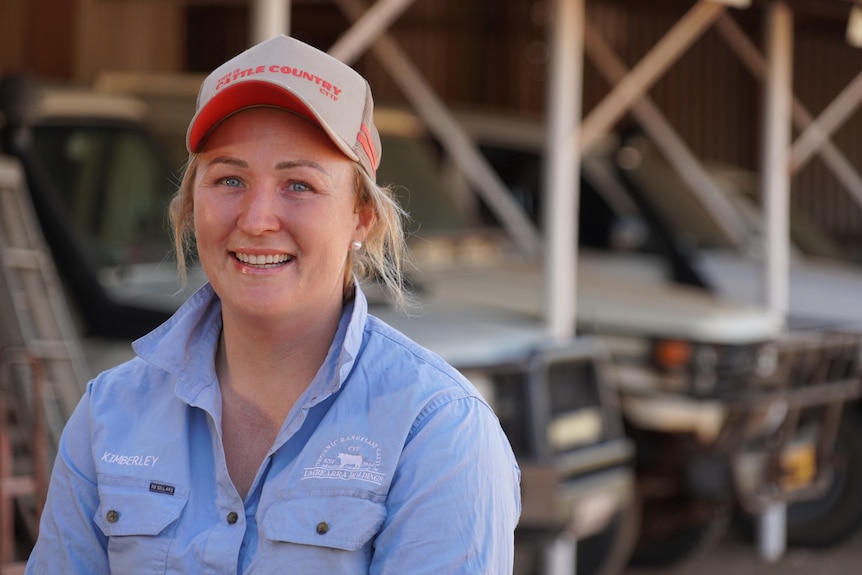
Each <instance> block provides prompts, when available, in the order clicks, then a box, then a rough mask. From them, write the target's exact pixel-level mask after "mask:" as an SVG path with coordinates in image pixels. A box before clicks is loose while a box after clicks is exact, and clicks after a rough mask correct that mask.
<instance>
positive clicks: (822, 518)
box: [740, 409, 862, 548]
mask: <svg viewBox="0 0 862 575" xmlns="http://www.w3.org/2000/svg"><path fill="white" fill-rule="evenodd" d="M860 485H862V417H860V414H859V413H858V412H857V411H854V410H850V409H848V410H845V412H844V415H843V417H842V418H841V425H840V427H839V428H838V434H837V436H836V438H835V457H834V467H833V477H832V484H831V485H830V486H829V489H828V490H827V491H826V492H825V493H824V494H823V495H821V496H820V497H818V498H816V499H811V500H808V501H798V502H796V503H793V504H791V505H789V506H788V508H787V544H788V546H792V547H810V548H824V547H831V546H834V545H837V544H839V543H841V542H843V541H844V540H845V539H847V538H848V537H849V536H850V535H852V534H853V533H855V532H856V531H857V530H858V529H859V527H860V524H862V489H860ZM756 525H757V518H756V517H754V516H752V515H750V514H745V513H743V514H742V517H741V521H740V527H741V529H740V531H741V532H742V533H743V534H744V535H745V536H746V537H747V538H748V539H750V540H753V539H754V538H755V537H756V533H757V529H756Z"/></svg>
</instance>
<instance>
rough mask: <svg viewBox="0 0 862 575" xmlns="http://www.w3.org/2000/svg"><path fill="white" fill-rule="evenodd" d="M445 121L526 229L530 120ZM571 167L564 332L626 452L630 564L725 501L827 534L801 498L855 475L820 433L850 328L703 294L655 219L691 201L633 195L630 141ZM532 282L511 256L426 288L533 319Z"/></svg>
mask: <svg viewBox="0 0 862 575" xmlns="http://www.w3.org/2000/svg"><path fill="white" fill-rule="evenodd" d="M460 119H461V123H462V125H463V126H464V127H465V130H466V131H467V132H468V133H470V134H471V135H472V137H473V138H474V140H475V141H476V142H477V143H478V145H479V146H480V148H481V149H482V150H483V152H484V154H485V156H486V157H487V158H488V160H489V161H490V162H491V164H492V165H493V166H494V167H495V168H496V169H497V171H498V173H499V174H500V175H501V177H502V179H503V180H504V181H505V182H506V183H507V185H508V186H509V188H510V189H511V190H512V191H513V193H515V194H516V197H517V198H519V201H520V202H521V204H522V205H523V206H524V209H525V210H526V211H527V212H528V213H530V214H531V215H532V216H533V218H534V221H536V222H537V223H540V218H539V217H538V214H540V213H541V202H542V199H543V198H542V194H541V187H540V180H539V175H540V174H541V163H542V149H543V145H544V133H543V130H542V128H541V123H540V122H537V121H536V120H535V119H522V118H518V117H515V116H513V115H508V116H505V117H501V116H494V115H491V116H489V115H488V114H486V113H475V112H471V113H463V114H461V116H460ZM582 162H583V164H582V170H581V173H582V181H581V186H580V191H581V197H580V212H579V222H578V226H579V232H580V234H579V245H580V248H579V250H580V253H579V260H578V263H579V267H578V292H577V294H578V302H577V307H578V329H579V331H580V333H591V334H595V335H597V336H599V337H601V338H602V340H603V341H605V342H606V343H607V345H608V346H609V348H610V351H611V355H612V358H613V363H614V367H615V370H614V372H615V376H616V377H615V380H614V385H615V387H616V389H617V391H618V393H619V399H620V402H621V406H622V412H623V417H624V422H625V425H626V430H627V434H628V436H629V437H631V438H632V439H633V440H634V441H635V445H636V451H637V458H636V460H637V466H636V469H637V484H638V490H637V493H638V497H639V500H640V504H641V515H642V518H643V520H642V526H641V530H640V534H639V541H638V544H637V546H636V549H635V551H634V553H633V561H634V562H636V563H638V564H643V565H669V564H672V563H674V562H677V561H679V560H680V559H682V558H684V557H686V556H687V555H689V554H691V553H692V552H694V551H696V550H697V549H699V548H703V547H704V546H705V545H707V544H709V543H710V542H711V541H714V540H715V538H716V537H717V536H718V535H720V534H721V533H722V532H723V530H724V529H725V528H726V526H727V524H728V519H729V518H730V516H731V514H732V512H733V510H734V507H741V508H742V509H744V510H745V511H746V512H747V513H748V514H749V515H760V514H761V513H763V512H765V511H767V510H769V509H772V508H774V507H775V506H776V505H784V504H786V503H795V505H791V514H790V517H791V521H790V523H789V524H788V527H789V532H788V534H789V535H790V537H791V542H792V541H793V540H794V538H795V537H796V536H797V535H798V534H801V533H802V530H803V529H804V530H807V532H808V533H816V532H817V531H819V530H822V529H824V528H832V527H835V526H834V525H831V523H833V522H834V521H835V520H836V519H838V518H839V517H838V516H837V515H835V514H832V515H831V516H830V515H829V514H827V513H817V512H814V513H812V512H811V507H809V505H812V504H813V502H816V501H818V499H821V500H825V503H827V504H829V506H830V507H831V508H833V509H835V510H836V511H837V510H838V508H840V506H841V505H843V503H841V504H838V507H836V502H835V500H833V499H832V497H833V496H834V495H835V494H836V489H837V492H838V493H844V494H849V493H850V490H852V488H851V487H850V484H847V483H846V476H845V474H844V470H851V471H852V470H853V469H856V468H857V466H858V465H859V463H858V454H856V455H857V460H856V461H847V460H842V458H841V455H842V454H840V453H836V452H835V449H836V448H835V438H836V434H837V436H838V437H839V438H841V437H845V436H846V425H845V427H839V426H840V423H841V422H842V421H844V422H847V421H848V419H847V418H845V417H843V407H844V406H845V405H847V404H849V403H855V402H856V398H858V397H859V393H860V387H859V359H860V358H859V351H860V343H859V342H860V338H859V335H858V333H852V332H850V331H847V330H843V331H842V330H839V329H828V330H826V329H813V328H811V326H810V323H809V325H808V326H807V327H808V329H802V328H801V327H799V326H798V325H794V326H793V329H789V330H788V329H787V327H786V326H785V324H784V320H783V318H781V317H777V316H776V315H775V314H774V313H771V312H769V311H768V310H766V309H764V308H762V307H757V306H756V305H755V303H754V302H740V301H739V300H733V299H731V298H727V297H721V296H719V295H717V294H715V293H713V292H712V291H710V290H709V289H708V288H709V284H708V283H707V282H706V281H705V278H704V276H703V275H702V273H701V270H699V269H698V268H697V267H695V266H694V265H693V260H692V258H691V253H690V251H691V240H690V238H689V237H688V236H687V235H686V234H685V233H681V232H682V231H683V230H681V229H680V228H676V229H675V228H673V227H672V226H670V225H669V220H668V218H667V214H668V213H671V214H673V215H674V216H675V219H674V220H671V221H675V222H680V221H688V222H689V223H691V218H693V217H694V213H695V212H693V211H692V210H691V209H690V206H692V205H693V204H696V200H694V199H693V198H692V197H687V196H685V194H681V193H677V194H676V195H675V196H673V198H672V199H671V198H668V197H666V196H662V194H663V193H664V191H665V190H664V189H662V188H656V187H654V188H653V189H651V190H650V192H651V193H650V194H646V193H641V190H639V188H638V186H634V185H632V177H628V176H630V174H628V171H629V170H630V168H632V167H634V163H633V161H632V150H631V149H630V147H627V146H622V145H620V142H619V141H618V140H617V139H616V138H615V137H612V138H609V139H608V140H607V141H606V142H603V143H602V144H601V145H600V146H598V147H596V148H595V149H593V150H592V151H591V152H590V153H588V154H587V155H585V156H584V158H583V160H582ZM665 175H666V174H665ZM453 182H454V183H453V184H452V185H453V187H454V188H455V189H458V186H459V180H458V178H455V179H454V180H453ZM461 185H462V186H463V185H464V184H463V183H462V184H461ZM658 198H662V204H663V207H664V208H666V210H665V211H664V212H661V211H660V210H659V208H658V207H657V205H656V203H657V200H658ZM479 208H480V209H481V206H479ZM698 221H700V220H698ZM712 229H713V228H712V227H707V228H706V229H699V230H698V231H699V232H700V233H701V234H704V233H706V232H708V231H710V230H712ZM539 277H540V275H539V273H538V270H537V269H536V268H535V266H533V265H531V264H528V263H519V264H516V265H514V266H509V267H508V268H506V267H500V268H498V269H496V270H493V271H489V270H474V271H467V272H465V271H464V270H458V271H453V270H444V271H443V272H441V273H439V274H434V278H433V281H434V284H435V286H436V287H437V288H438V289H439V290H440V291H441V292H445V293H446V294H447V295H446V296H445V297H446V298H447V299H449V300H456V299H457V300H458V301H462V302H463V301H467V300H470V301H477V300H482V301H485V302H493V303H494V304H496V305H498V306H500V307H501V308H508V309H513V308H514V309H519V310H521V311H524V312H529V313H533V314H539V313H541V301H540V297H541V290H540V289H539V286H538V284H537V278H539ZM430 281H431V280H430V279H429V282H430ZM468 287H469V289H468ZM850 423H851V425H852V424H853V420H852V419H851V420H850ZM838 445H839V448H840V447H841V445H843V443H841V442H839V444H838ZM849 455H852V453H851V454H849ZM824 492H825V493H826V495H823V494H824ZM839 501H844V502H846V501H847V498H846V497H842V498H841V499H840V500H839ZM816 508H817V509H822V505H820V506H819V507H816ZM794 510H799V511H800V512H799V513H796V512H795V511H794ZM805 510H807V511H808V512H807V513H806V512H805ZM851 513H852V512H851ZM846 526H847V525H846V523H845V524H844V525H843V526H840V528H846Z"/></svg>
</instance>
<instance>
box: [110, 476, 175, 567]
mask: <svg viewBox="0 0 862 575" xmlns="http://www.w3.org/2000/svg"><path fill="white" fill-rule="evenodd" d="M98 490H99V507H98V509H96V514H95V517H94V518H93V520H94V521H95V523H96V525H98V526H99V528H100V529H101V530H102V533H104V534H105V535H106V536H107V537H108V538H109V540H108V557H109V560H110V564H111V572H113V573H133V572H134V573H142V572H146V573H164V572H165V569H166V565H167V554H168V547H169V545H170V542H171V539H172V538H173V534H174V532H175V531H176V523H177V519H178V518H179V516H180V512H181V511H182V509H183V507H184V506H185V504H186V500H187V499H188V488H185V487H177V486H171V485H165V484H161V483H158V482H156V481H149V480H145V479H138V478H131V477H117V476H105V475H100V476H99V486H98ZM143 566H146V569H148V570H146V571H141V569H142V567H143Z"/></svg>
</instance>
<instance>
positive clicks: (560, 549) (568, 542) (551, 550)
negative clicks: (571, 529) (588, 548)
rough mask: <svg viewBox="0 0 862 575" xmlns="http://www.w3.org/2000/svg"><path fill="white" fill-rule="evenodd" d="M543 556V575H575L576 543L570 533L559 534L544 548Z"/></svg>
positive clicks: (576, 565)
mask: <svg viewBox="0 0 862 575" xmlns="http://www.w3.org/2000/svg"><path fill="white" fill-rule="evenodd" d="M544 555H545V557H544V563H545V568H544V575H575V570H576V569H577V567H578V564H577V557H578V542H577V540H576V539H575V537H574V535H572V534H571V533H568V532H566V531H564V532H563V533H561V534H560V535H559V536H558V537H557V538H556V539H555V540H554V541H552V542H551V543H550V544H549V545H548V547H546V548H545V553H544Z"/></svg>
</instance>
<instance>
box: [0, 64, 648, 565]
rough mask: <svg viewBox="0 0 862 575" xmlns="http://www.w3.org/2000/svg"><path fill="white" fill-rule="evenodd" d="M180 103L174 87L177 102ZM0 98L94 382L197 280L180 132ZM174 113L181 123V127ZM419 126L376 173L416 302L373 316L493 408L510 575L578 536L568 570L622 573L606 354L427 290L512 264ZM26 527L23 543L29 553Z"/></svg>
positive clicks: (142, 113)
mask: <svg viewBox="0 0 862 575" xmlns="http://www.w3.org/2000/svg"><path fill="white" fill-rule="evenodd" d="M147 85H148V86H150V87H152V86H153V85H154V84H153V82H147ZM151 96H152V94H151ZM161 97H162V103H164V100H165V98H166V96H165V94H164V93H162V94H161ZM187 98H188V94H187V93H185V92H183V93H182V95H181V98H180V104H187V103H188V100H187ZM168 99H170V98H168ZM0 104H2V110H3V114H4V118H5V122H4V124H3V132H2V149H0V151H2V153H3V154H5V155H6V156H7V161H10V162H14V163H15V164H17V165H19V166H21V173H22V175H23V177H22V179H21V181H20V182H19V184H18V185H17V189H18V191H19V195H20V196H23V197H24V198H25V199H26V200H29V202H25V204H27V205H29V206H30V207H31V208H30V209H32V211H33V219H34V221H36V222H38V223H37V224H35V226H34V227H35V232H36V233H37V234H39V235H40V236H42V237H44V246H45V253H46V255H47V257H48V258H51V259H52V261H53V262H55V263H56V270H57V272H58V274H57V275H58V277H59V278H60V280H61V284H62V290H63V292H64V293H65V301H66V303H67V304H68V309H69V310H70V311H69V312H68V314H61V315H68V316H69V317H71V318H72V322H73V323H74V326H75V329H74V330H73V333H71V334H69V335H67V338H68V339H74V340H76V341H80V344H81V350H82V351H81V354H82V355H83V356H84V358H85V359H86V361H87V363H88V365H89V369H90V373H94V372H96V371H99V370H101V369H104V368H106V367H109V366H111V365H113V364H115V363H117V362H119V361H122V360H123V359H126V358H128V357H130V356H131V348H130V346H129V343H130V341H131V340H132V339H133V338H135V337H137V336H139V335H142V334H143V333H145V332H146V331H147V330H149V329H152V328H153V327H155V326H156V325H158V324H160V323H161V322H162V321H164V320H165V319H166V318H167V317H168V316H169V314H170V313H171V312H172V311H174V310H175V309H176V307H177V306H178V305H179V303H180V302H181V301H183V299H184V298H185V297H186V296H187V295H188V294H189V293H190V291H191V290H193V289H195V288H196V287H198V286H199V285H200V284H201V283H202V282H203V281H204V277H203V275H202V273H201V272H200V270H199V269H198V268H197V267H195V266H194V262H190V263H191V264H192V265H191V267H190V271H191V273H190V276H189V282H188V284H187V285H186V286H181V285H179V284H178V281H177V277H176V274H175V270H174V265H173V263H172V261H171V259H170V257H169V254H170V251H171V247H170V240H169V235H168V231H167V229H166V225H165V223H166V222H165V214H166V210H167V205H168V202H169V201H170V199H171V197H172V195H173V192H174V190H175V187H176V183H177V179H178V178H177V173H178V170H179V168H180V167H181V164H180V163H179V160H178V159H177V156H175V155H173V154H171V153H167V154H166V153H165V151H166V150H167V151H170V150H175V149H176V148H177V147H181V146H177V145H176V140H175V139H172V138H174V137H175V136H176V135H177V134H182V133H183V132H182V131H181V130H176V129H173V128H174V126H175V123H173V122H172V121H171V120H170V119H166V117H165V116H164V115H159V114H155V115H154V111H156V112H157V111H158V109H161V108H158V109H157V107H156V104H154V103H153V98H150V100H149V102H145V101H144V100H143V99H141V98H139V97H135V96H132V95H129V94H125V95H124V94H118V93H110V92H109V91H106V90H87V89H84V90H70V89H68V87H50V86H43V85H37V84H33V83H31V82H30V81H29V80H28V79H26V78H7V79H5V80H4V81H3V83H2V84H0ZM179 109H183V108H182V105H180V107H179ZM383 115H385V114H383ZM179 116H181V117H182V122H183V123H185V122H186V121H187V119H188V116H183V115H182V114H180V115H179ZM382 117H383V116H381V118H382ZM160 121H162V122H164V123H163V124H159V122H160ZM413 125H414V124H411V123H408V124H404V123H399V122H398V121H394V122H386V121H382V122H381V125H380V127H381V135H382V137H383V138H384V149H385V150H386V152H387V153H386V154H384V156H385V158H384V163H383V165H382V166H381V169H380V178H381V181H386V182H391V183H393V184H396V185H398V186H401V187H402V188H403V189H404V190H407V191H408V192H409V197H405V202H406V203H407V206H408V210H410V211H411V212H412V214H413V217H414V223H415V224H416V229H414V233H413V234H412V236H411V243H412V247H413V249H414V251H415V253H416V254H417V257H416V263H417V273H415V274H413V276H412V278H411V279H412V280H413V282H414V285H415V287H416V290H415V296H416V304H417V305H416V307H415V308H414V313H413V315H412V316H409V317H407V316H403V315H399V314H395V313H394V311H393V309H392V307H391V305H389V303H388V302H387V301H386V300H385V298H382V297H380V295H379V294H378V293H377V292H376V286H374V285H369V286H367V288H368V293H369V303H370V306H371V312H372V313H373V314H375V315H379V316H380V317H382V318H383V319H385V320H387V321H390V322H391V323H392V324H394V325H395V326H396V327H398V328H400V329H402V330H403V331H404V332H405V333H407V335H408V336H410V337H412V338H414V339H415V340H417V341H419V342H420V343H422V344H424V345H426V346H427V347H429V348H430V349H432V350H433V351H436V352H437V353H439V354H440V355H441V356H443V357H444V358H445V359H447V360H448V361H449V362H450V363H452V364H453V365H455V366H456V367H457V368H459V369H461V370H462V371H463V372H464V373H465V374H466V375H467V376H468V377H469V378H470V379H471V381H473V382H474V383H475V385H476V386H477V388H478V389H480V390H481V391H482V393H483V394H484V395H485V396H486V397H487V398H488V401H489V403H491V405H492V406H493V407H494V409H495V411H496V413H497V414H498V416H499V418H500V421H501V423H502V425H503V427H504V429H505V430H506V432H507V434H508V435H509V437H510V439H511V441H512V444H513V448H514V449H515V452H516V455H517V457H518V461H519V464H520V466H521V468H522V473H523V477H522V478H523V482H522V488H523V516H522V521H521V524H520V526H519V529H518V532H517V534H516V572H517V573H519V574H529V573H539V572H547V571H548V570H549V569H550V567H551V562H552V561H553V559H549V557H552V556H553V555H554V553H553V550H554V549H558V548H559V547H560V546H559V542H560V541H561V540H568V539H567V538H570V537H572V536H574V537H576V538H577V541H578V543H577V545H578V552H577V554H576V556H577V563H576V564H575V563H574V562H572V563H571V569H572V570H575V569H576V570H577V572H578V573H582V574H588V573H600V572H603V573H612V572H617V571H619V570H620V569H622V567H623V565H625V563H626V561H627V559H628V556H629V552H630V548H631V544H632V542H633V536H634V533H635V532H636V528H637V516H636V506H635V505H634V498H633V483H634V482H633V470H632V457H633V451H634V450H633V445H632V442H631V440H630V439H629V438H627V437H626V436H625V434H624V430H623V425H622V420H621V418H620V413H619V409H618V405H617V401H616V397H615V394H614V393H613V390H612V388H611V386H610V381H611V380H612V379H613V375H612V373H611V372H612V370H613V366H612V364H611V362H610V356H609V354H608V352H607V348H606V346H605V344H604V342H602V341H601V340H599V339H597V338H591V337H582V338H576V339H574V340H566V341H551V340H550V338H549V337H548V336H547V335H546V333H545V331H544V329H543V326H542V323H541V320H540V319H538V318H536V317H534V316H533V315H532V314H530V313H522V312H519V311H517V310H503V309H500V308H498V307H497V306H495V305H489V304H485V303H482V302H479V303H475V302H465V303H463V304H462V303H459V302H457V301H453V300H449V299H447V298H444V297H441V295H442V294H440V293H438V291H437V290H436V289H428V288H429V287H430V286H431V285H432V282H427V281H426V278H425V276H424V273H425V272H424V271H423V272H422V273H421V274H420V273H419V271H420V270H422V269H423V268H425V267H426V266H428V267H433V268H435V269H437V268H440V267H441V266H442V267H445V266H447V265H449V264H455V263H458V262H460V263H470V264H471V266H470V267H472V264H475V263H480V262H486V263H487V264H489V265H492V266H496V265H498V264H499V263H500V262H502V261H508V260H510V259H513V258H514V259H517V257H518V256H517V254H514V253H512V252H511V250H510V249H508V248H506V247H504V246H505V243H504V242H500V241H498V239H495V236H497V235H499V234H498V233H497V232H494V231H493V230H492V231H490V232H489V231H488V230H485V229H484V228H482V229H478V228H476V227H475V226H469V225H465V224H466V223H467V222H466V221H465V220H463V219H462V218H461V217H460V216H458V215H457V214H458V211H457V210H455V209H453V208H454V204H451V203H450V202H447V201H444V198H443V197H442V196H439V195H438V194H439V192H440V190H441V186H440V185H439V178H438V175H439V174H438V172H437V170H436V166H435V165H434V163H433V162H431V161H430V158H431V157H432V156H429V155H428V153H427V152H428V149H427V148H426V146H427V144H428V142H427V141H426V140H425V139H424V138H417V137H416V133H415V132H413V131H411V130H412V128H411V126H413ZM153 126H155V127H156V129H155V130H153V129H152V128H153ZM405 127H406V128H405ZM405 129H406V130H407V131H406V132H405ZM160 138H167V139H166V140H162V139H160ZM25 211H26V205H25ZM489 233H490V234H491V235H490V236H489ZM0 293H2V292H0ZM0 309H3V308H0ZM3 323H4V325H5V326H7V328H16V329H17V327H19V326H15V325H13V324H10V323H9V322H7V321H6V320H5V319H4V322H3ZM13 331H14V330H13ZM45 361H46V362H50V361H54V360H51V359H50V358H48V359H46V360H45ZM24 383H25V384H26V383H27V381H26V380H25V382H24ZM82 384H83V382H81V381H80V378H78V379H77V380H76V379H75V378H70V379H69V380H68V383H67V387H68V388H71V391H69V392H68V393H69V394H70V395H73V394H75V393H78V394H80V392H81V389H82V388H81V386H82ZM69 409H71V406H65V408H64V409H63V410H61V415H63V414H65V416H68V411H69ZM59 429H60V427H57V426H55V427H53V428H52V429H51V430H50V432H49V435H50V436H51V437H49V438H48V441H49V442H52V441H53V442H56V439H57V435H58V434H59ZM479 472H481V470H479ZM19 508H20V509H21V511H20V514H21V515H24V516H26V517H25V518H26V519H27V523H28V524H30V525H32V523H33V515H34V514H35V513H36V512H37V510H38V506H32V505H31V506H30V507H28V508H27V509H24V507H23V505H22V504H21V503H20V501H19ZM27 531H28V530H26V529H23V530H22V532H25V534H24V535H21V536H20V538H19V541H18V545H19V547H21V548H22V549H25V550H26V546H27V543H26V541H27V538H26V537H27V536H26V532H27ZM29 534H30V537H32V531H29ZM22 541H23V543H22ZM569 550H570V546H563V552H559V551H557V554H559V555H564V556H565V557H564V558H563V561H565V560H570V561H571V560H572V557H573V555H574V554H568V553H567V551H569ZM24 552H25V551H21V553H24ZM557 564H558V563H557Z"/></svg>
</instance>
